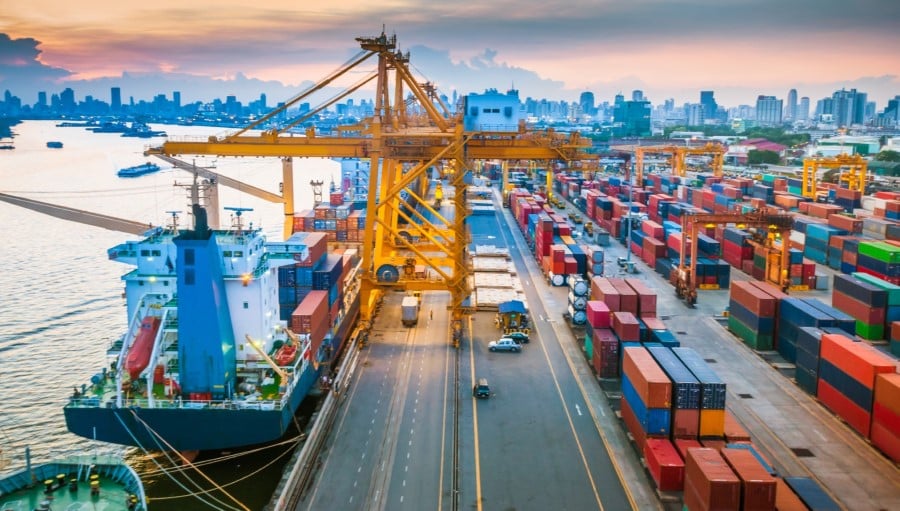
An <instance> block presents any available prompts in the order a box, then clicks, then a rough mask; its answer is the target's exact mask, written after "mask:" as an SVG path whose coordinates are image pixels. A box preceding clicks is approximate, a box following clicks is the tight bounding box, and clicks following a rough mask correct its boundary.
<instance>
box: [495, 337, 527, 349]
mask: <svg viewBox="0 0 900 511" xmlns="http://www.w3.org/2000/svg"><path fill="white" fill-rule="evenodd" d="M488 349H489V350H491V351H512V352H513V353H518V352H519V351H521V350H522V346H521V345H520V344H519V343H517V342H516V341H515V340H513V339H510V338H509V337H503V338H502V339H500V340H497V341H491V342H489V343H488Z"/></svg>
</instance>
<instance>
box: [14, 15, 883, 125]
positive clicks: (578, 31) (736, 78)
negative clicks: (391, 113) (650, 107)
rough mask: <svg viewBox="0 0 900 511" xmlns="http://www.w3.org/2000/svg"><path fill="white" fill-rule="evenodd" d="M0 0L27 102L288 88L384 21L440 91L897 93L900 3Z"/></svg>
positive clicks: (873, 96) (723, 96) (550, 94)
mask: <svg viewBox="0 0 900 511" xmlns="http://www.w3.org/2000/svg"><path fill="white" fill-rule="evenodd" d="M2 4H3V5H2V9H0V91H2V90H3V89H10V90H12V92H13V93H15V94H17V95H20V96H22V97H23V100H24V101H25V102H33V101H34V98H33V97H32V96H34V97H36V92H35V90H36V89H33V88H32V90H27V89H28V88H29V84H32V86H33V87H37V86H38V85H33V84H35V83H38V84H40V85H39V86H40V87H41V90H48V91H49V92H57V91H58V90H61V89H62V88H63V87H65V86H72V87H73V88H75V89H76V92H79V93H81V92H82V91H90V89H91V87H92V86H94V87H95V88H96V89H97V91H98V92H97V95H98V97H100V98H101V99H108V98H106V97H105V96H107V95H108V88H109V85H110V84H112V83H115V81H116V79H121V78H122V77H123V73H124V72H127V73H129V75H132V76H133V77H139V78H141V79H143V80H145V81H146V82H147V84H148V87H156V89H155V90H160V91H163V92H165V91H168V90H170V89H171V87H170V85H167V84H166V81H167V77H168V78H170V79H174V78H175V77H178V79H180V80H182V82H173V81H171V80H169V83H170V84H171V83H184V80H195V81H196V82H197V84H201V83H205V84H206V85H205V86H206V89H203V88H202V87H201V86H200V85H197V87H196V88H195V89H190V88H189V87H186V86H185V87H184V88H185V89H187V90H185V93H184V99H185V101H192V100H198V99H199V100H209V99H211V98H213V97H222V96H224V95H226V94H232V93H235V92H232V91H229V90H228V89H229V88H230V87H231V88H234V89H235V90H237V85H236V84H232V81H233V80H234V79H235V78H240V79H256V80H261V81H270V82H274V81H277V82H280V83H281V84H284V85H286V86H288V87H287V88H285V89H284V90H285V91H290V90H295V88H296V87H298V86H300V85H301V84H302V83H303V82H305V81H309V80H312V81H315V80H317V79H318V78H321V77H322V76H324V75H325V74H326V73H328V72H330V71H332V70H334V69H335V68H337V67H338V66H339V65H341V64H342V63H343V62H345V61H346V60H347V59H348V58H349V57H350V56H351V55H353V54H355V53H356V51H358V49H359V47H358V45H357V44H356V42H355V41H354V38H355V37H357V36H361V35H377V34H378V33H379V32H380V31H381V29H382V25H384V26H385V28H386V31H387V33H388V34H391V33H395V34H397V37H398V42H399V43H400V45H401V48H403V49H407V50H410V51H411V52H412V64H413V66H414V67H415V68H416V69H417V70H418V71H420V72H421V73H422V74H424V76H425V77H426V78H428V79H430V80H432V81H434V82H435V83H437V84H438V86H439V88H440V90H441V91H442V92H445V93H448V94H449V93H450V92H451V91H453V90H458V91H459V92H460V93H466V92H480V91H482V90H483V89H484V88H485V87H496V88H498V89H506V88H508V87H510V86H512V85H514V86H515V87H516V88H518V89H519V90H520V96H521V97H522V98H524V97H526V96H531V97H537V98H541V97H546V98H551V99H568V100H574V99H577V97H578V95H579V94H580V92H582V91H584V90H590V91H592V92H594V94H595V96H596V97H597V100H598V101H602V100H609V101H611V100H612V96H613V95H614V94H615V93H616V92H620V91H621V92H623V93H625V94H626V95H627V96H628V95H630V92H631V90H632V89H635V88H639V89H643V90H644V91H645V94H646V95H647V96H648V97H649V98H650V99H651V101H653V102H654V103H661V102H662V101H663V100H664V99H666V98H670V97H671V98H675V100H676V103H678V104H680V103H682V102H685V101H691V102H697V101H698V100H699V91H700V90H701V89H712V90H715V91H716V97H717V99H718V101H719V103H720V104H725V105H737V104H740V103H744V104H752V103H753V102H754V101H755V98H756V95H758V94H767V95H775V96H778V97H780V98H784V97H785V96H786V95H787V91H788V90H789V89H790V88H796V89H797V90H798V92H799V95H800V96H804V95H805V96H810V98H811V100H812V102H813V104H815V101H816V100H817V99H819V98H821V97H822V96H825V95H830V94H831V92H832V91H834V90H835V89H839V88H841V87H847V88H850V87H856V88H858V89H860V90H863V91H865V92H868V93H869V98H870V100H875V101H877V103H878V107H879V109H881V108H883V107H884V105H885V102H886V100H887V99H889V98H891V97H893V96H894V95H898V94H900V78H898V75H900V51H898V49H900V29H898V28H900V0H854V1H852V2H850V1H832V0H625V1H622V0H619V1H608V0H566V1H556V0H542V1H534V0H493V1H478V2H472V1H467V0H457V1H453V2H449V1H444V0H440V1H438V0H432V1H426V0H380V1H377V2H376V1H371V0H365V1H363V0H330V1H319V0H290V1H283V0H268V1H265V2H259V3H252V4H251V3H249V2H246V1H243V0H242V1H236V0H217V1H215V2H210V1H205V0H178V1H175V0H155V1H153V2H131V1H122V0H119V1H105V0H80V1H78V2H60V1H59V0H3V2H2ZM248 5H252V6H248ZM4 34H5V35H4ZM206 79H216V80H218V81H214V80H206ZM204 80H206V81H204ZM150 82H152V85H150ZM254 83H255V82H254ZM232 85H234V87H232ZM269 85H272V84H271V83H270V84H269ZM178 86H179V87H181V85H178ZM104 88H105V90H106V91H107V92H105V93H103V94H101V93H100V92H99V91H102V90H104ZM17 89H19V90H17ZM238 92H240V91H238ZM123 94H129V91H127V90H125V87H124V86H123ZM135 95H136V96H138V97H139V99H144V98H143V97H142V95H143V93H142V91H140V92H138V91H136V92H135ZM239 99H242V100H249V99H252V98H247V97H244V98H241V97H239ZM272 99H273V100H278V99H283V98H272Z"/></svg>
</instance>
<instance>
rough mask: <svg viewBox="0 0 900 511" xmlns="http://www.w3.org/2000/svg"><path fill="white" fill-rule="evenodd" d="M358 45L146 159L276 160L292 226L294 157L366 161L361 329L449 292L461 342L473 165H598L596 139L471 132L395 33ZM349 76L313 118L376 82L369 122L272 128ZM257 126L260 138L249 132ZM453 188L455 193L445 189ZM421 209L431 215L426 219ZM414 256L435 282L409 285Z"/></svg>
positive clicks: (519, 130) (287, 226)
mask: <svg viewBox="0 0 900 511" xmlns="http://www.w3.org/2000/svg"><path fill="white" fill-rule="evenodd" d="M356 41H357V43H359V46H360V48H361V51H360V52H359V53H357V54H356V55H354V56H353V57H351V58H350V59H349V60H348V61H347V62H346V63H345V64H344V65H343V66H341V67H340V68H339V69H337V70H336V71H334V72H332V73H331V74H329V75H327V76H326V77H325V78H323V79H322V80H320V81H319V82H317V83H315V84H313V85H312V86H310V87H308V88H307V89H306V90H304V91H303V92H302V93H300V94H298V95H296V96H294V97H293V98H291V99H289V100H288V101H286V102H284V103H283V104H282V105H280V106H279V107H278V108H275V109H274V110H272V111H271V112H269V113H268V114H266V115H263V116H262V117H260V118H259V119H257V120H256V121H254V122H253V123H251V124H250V125H248V126H247V127H245V128H243V129H240V130H238V131H237V132H235V133H232V134H228V135H225V136H220V137H219V136H213V137H209V138H208V139H207V140H205V141H175V140H168V141H166V142H164V143H163V145H162V146H161V147H157V148H153V149H150V150H148V151H147V154H160V155H166V156H169V157H172V156H177V155H186V154H194V155H211V156H219V157H221V156H237V157H250V156H256V157H278V158H280V159H281V161H282V181H281V182H282V188H281V192H282V197H283V203H284V215H285V218H286V219H291V218H293V216H294V213H295V212H294V201H293V196H294V189H293V182H294V179H293V158H294V157H314V158H357V159H369V161H370V167H371V174H370V175H371V179H370V183H369V187H368V192H367V198H366V212H367V214H366V224H365V235H364V239H363V240H362V241H363V242H362V245H361V248H360V251H361V256H362V263H361V264H362V267H361V275H360V277H361V282H360V317H361V319H362V321H363V323H364V324H365V323H366V322H368V321H370V320H371V318H372V315H373V313H374V311H375V307H376V304H377V303H378V299H379V297H380V296H381V294H382V293H383V292H384V291H386V290H389V289H402V290H405V291H425V290H440V291H449V292H450V295H451V303H450V307H449V308H450V312H451V325H452V331H453V333H454V338H455V339H458V338H459V336H460V334H461V329H462V324H463V321H462V320H463V318H464V316H465V315H466V314H468V313H470V312H471V311H472V310H473V308H472V307H471V305H470V304H469V299H470V295H471V288H470V281H471V278H470V277H471V273H470V272H471V269H470V267H471V265H470V263H469V261H468V253H467V251H468V248H467V247H468V232H467V226H466V217H467V215H468V214H469V213H468V208H467V207H466V186H467V185H466V182H465V179H466V175H467V173H468V172H469V171H470V170H471V169H473V168H474V167H475V164H474V162H475V161H478V160H502V161H515V160H541V161H565V162H574V161H590V160H591V159H592V158H593V159H596V156H595V155H589V154H587V152H586V149H588V148H590V147H591V141H590V140H588V139H583V138H580V137H579V136H578V134H577V133H573V134H561V133H556V132H553V131H552V130H550V131H546V132H529V131H528V130H527V129H525V127H524V125H519V126H517V127H516V129H515V130H512V131H510V132H498V131H492V130H489V129H488V130H484V131H482V130H481V129H474V130H465V129H464V127H463V125H464V123H463V112H457V113H451V112H449V110H448V109H447V107H446V105H445V104H444V103H443V102H442V101H441V100H440V96H439V95H438V94H437V90H436V88H435V87H434V85H433V84H431V83H430V82H425V84H424V85H423V83H422V82H420V81H417V80H416V79H415V78H414V77H413V74H412V72H411V71H410V67H409V60H410V55H409V53H408V52H400V51H398V48H397V39H396V36H394V35H391V36H388V35H386V34H385V33H384V32H382V33H381V34H380V35H378V36H374V37H368V36H366V37H358V38H356ZM369 59H374V60H376V61H377V63H376V70H375V72H374V73H372V74H366V73H365V70H363V69H362V67H361V66H362V64H364V63H366V62H367V61H369ZM351 70H353V72H354V73H356V72H360V71H363V72H364V73H363V74H364V75H365V76H364V77H363V79H361V80H359V81H358V82H356V83H355V84H353V85H352V86H351V87H350V88H349V89H347V91H345V92H344V93H341V94H338V95H336V96H333V97H332V98H331V99H329V100H328V101H326V102H325V103H324V104H323V105H322V106H321V107H318V108H316V109H313V111H321V110H322V109H324V108H325V107H328V106H331V105H334V104H335V103H336V102H337V101H338V100H340V99H342V98H343V97H345V96H346V95H347V94H350V93H351V92H353V91H355V90H358V89H359V88H360V87H361V86H362V85H364V84H366V83H368V82H370V81H372V80H375V93H374V105H373V107H374V109H373V111H374V114H373V115H372V116H371V117H369V118H367V119H364V120H362V121H361V122H359V123H357V124H356V125H353V126H347V127H342V128H341V129H337V130H335V132H334V134H332V135H328V136H325V135H322V134H319V133H317V132H316V130H315V129H314V128H308V129H307V130H306V133H305V136H304V135H300V136H298V135H296V134H295V133H292V132H291V131H290V130H291V128H293V127H294V126H296V125H298V124H299V123H300V122H304V121H305V120H307V119H309V118H310V117H309V115H305V116H301V117H300V118H298V119H295V120H293V121H289V122H278V125H277V126H276V127H273V126H274V125H275V124H276V122H275V121H280V119H281V118H282V117H283V116H284V115H285V114H286V113H287V112H288V109H289V108H292V107H294V106H295V105H296V104H297V103H298V102H300V101H301V100H303V99H304V98H307V97H308V96H310V95H311V94H313V93H314V92H316V91H320V90H322V89H323V88H324V87H326V86H334V82H335V81H336V80H337V79H338V78H340V77H342V76H345V75H347V74H348V73H351ZM408 99H410V101H409V102H408V101H407V100H408ZM413 107H415V108H413ZM254 129H262V130H263V131H262V132H251V131H250V130H254ZM434 167H441V168H443V167H446V168H449V169H451V172H450V173H449V174H448V177H447V181H446V182H445V183H444V188H445V189H444V190H442V192H444V195H445V197H447V200H449V201H451V202H452V204H453V210H454V214H453V217H452V218H449V219H447V218H445V217H444V216H442V215H440V213H439V212H438V211H436V210H435V208H434V207H433V202H431V201H427V200H423V197H422V196H421V192H422V191H427V190H428V183H429V179H428V174H429V170H430V169H431V168H434ZM451 186H452V187H453V189H454V191H453V193H452V194H450V193H448V191H447V190H446V188H448V187H451ZM416 191H418V192H416ZM416 206H418V208H421V209H423V210H424V211H425V212H427V215H423V214H422V213H420V212H419V211H418V210H417V207H416ZM411 216H414V217H415V221H413V219H412V218H411ZM404 223H406V224H409V225H410V226H415V227H412V228H413V229H414V230H416V231H417V233H416V234H418V236H417V239H415V240H414V239H412V238H413V237H410V239H407V238H404V237H403V236H401V235H400V226H401V225H402V224H404ZM291 234H292V222H290V221H286V222H284V238H285V239H287V238H288V237H290V235H291ZM395 240H400V245H399V246H395V245H394V241H395ZM409 258H414V259H415V261H416V264H417V265H423V266H426V267H430V269H431V271H430V274H432V275H435V277H436V278H434V279H415V278H407V276H406V275H405V274H403V273H402V272H401V269H402V268H403V266H404V265H406V264H407V260H408V259H409Z"/></svg>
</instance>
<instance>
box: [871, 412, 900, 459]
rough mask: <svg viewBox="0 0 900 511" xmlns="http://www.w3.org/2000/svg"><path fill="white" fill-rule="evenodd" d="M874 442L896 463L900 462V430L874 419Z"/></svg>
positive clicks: (872, 433) (872, 431)
mask: <svg viewBox="0 0 900 511" xmlns="http://www.w3.org/2000/svg"><path fill="white" fill-rule="evenodd" d="M870 440H872V444H873V445H875V447H877V448H878V449H879V450H881V452H883V453H885V454H886V455H887V456H888V458H890V459H891V460H893V461H894V462H895V463H900V432H898V430H896V429H891V428H890V427H888V426H886V425H885V424H883V423H881V422H879V421H877V420H873V421H872V428H871V436H870Z"/></svg>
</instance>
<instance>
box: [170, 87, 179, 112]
mask: <svg viewBox="0 0 900 511" xmlns="http://www.w3.org/2000/svg"><path fill="white" fill-rule="evenodd" d="M172 106H174V107H175V109H176V110H180V109H181V91H178V90H176V91H173V92H172Z"/></svg>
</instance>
